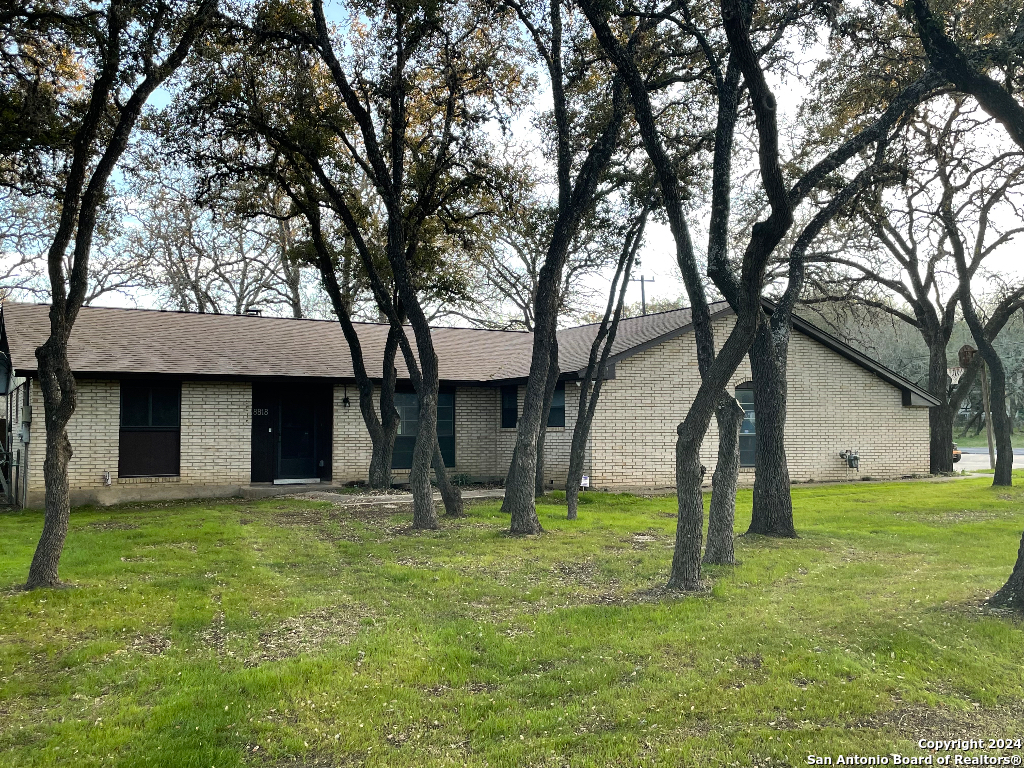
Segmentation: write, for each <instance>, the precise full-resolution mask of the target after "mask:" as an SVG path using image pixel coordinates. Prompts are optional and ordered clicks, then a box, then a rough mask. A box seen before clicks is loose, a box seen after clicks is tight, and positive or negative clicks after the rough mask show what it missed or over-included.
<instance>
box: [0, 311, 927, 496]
mask: <svg viewBox="0 0 1024 768" xmlns="http://www.w3.org/2000/svg"><path fill="white" fill-rule="evenodd" d="M712 309H713V311H714V324H715V337H716V339H717V340H718V341H719V343H721V342H722V341H723V340H724V338H725V336H726V334H727V333H728V330H729V328H730V326H731V323H732V322H733V319H732V313H731V311H730V310H729V309H728V307H727V306H726V305H724V304H719V305H715V306H713V307H712ZM47 313H48V307H47V306H45V305H34V304H15V303H7V304H5V305H4V306H3V309H2V312H0V349H2V351H3V352H4V353H5V354H7V355H8V359H9V360H10V363H11V367H12V368H13V373H14V376H15V377H16V378H15V383H16V384H18V385H19V386H18V388H17V389H16V390H14V392H13V393H12V395H11V396H10V397H9V405H8V410H9V414H8V424H10V425H11V426H10V428H9V430H10V435H11V439H10V440H9V441H8V446H10V448H11V451H12V457H13V458H14V460H15V461H14V463H15V464H16V465H17V466H16V467H15V472H14V475H15V476H13V477H12V478H11V479H12V483H13V484H14V485H15V486H16V488H17V491H18V494H19V498H20V499H21V500H23V502H25V503H27V504H28V505H30V506H32V505H39V504H41V503H42V498H43V492H44V486H43V472H42V466H43V461H42V458H43V455H44V451H45V430H44V428H43V404H42V398H41V395H40V390H39V387H38V382H36V381H35V379H34V377H35V376H36V375H37V374H36V361H35V354H34V352H35V349H36V347H37V346H39V345H40V344H41V343H42V342H43V341H44V339H45V338H46V336H47V333H48V330H49V320H48V315H47ZM358 329H359V334H360V338H361V341H362V344H363V349H364V354H365V357H366V361H367V367H368V369H369V370H370V375H371V376H374V377H376V378H377V379H379V377H380V366H381V360H382V357H383V348H384V342H385V339H386V337H387V326H386V325H375V324H363V325H360V326H358ZM691 330H692V327H691V325H690V313H689V311H688V310H676V311H671V312H663V313H659V314H654V315H647V316H644V317H635V318H629V319H625V320H623V321H622V322H621V324H620V326H619V330H618V335H617V338H616V342H615V346H614V348H613V350H612V355H611V358H610V368H609V371H608V380H607V381H606V383H605V386H604V389H603V391H602V393H601V400H600V404H599V406H598V409H597V413H596V416H595V418H594V423H593V428H592V432H591V438H590V442H589V444H588V447H587V461H586V470H585V472H586V474H588V475H589V476H590V479H591V487H592V488H594V489H608V490H624V489H641V488H643V489H655V488H669V487H671V486H672V485H673V484H674V473H675V469H674V467H675V458H674V457H675V439H676V426H677V424H678V423H679V422H680V421H681V420H682V419H683V418H684V417H685V415H686V411H687V409H688V407H689V404H690V402H691V400H692V398H693V396H694V394H695V392H696V390H697V387H698V385H699V383H700V377H699V374H698V370H697V362H696V355H695V350H694V343H693V336H692V334H691V333H690V331H691ZM795 330H796V333H794V335H793V339H792V342H791V344H790V361H789V418H788V427H787V435H786V438H787V448H788V454H789V463H790V472H791V476H792V479H793V480H794V482H797V481H807V480H844V479H859V478H861V477H863V476H871V477H899V476H905V475H911V474H917V473H926V472H927V471H928V406H930V405H934V404H935V403H936V401H935V400H934V398H932V397H931V396H930V395H929V394H928V393H927V392H925V391H924V390H922V389H920V388H919V387H917V386H915V385H914V384H912V383H911V382H909V381H907V380H905V379H903V378H901V377H900V376H898V375H897V374H895V373H893V372H892V371H889V370H887V369H885V368H884V367H882V366H881V365H879V364H877V363H875V362H874V361H872V360H870V359H869V358H867V357H865V356H864V355H862V354H860V353H859V352H856V351H855V350H853V349H852V348H850V347H848V346H847V345H845V344H843V343H841V342H839V341H838V340H836V339H834V338H832V337H831V336H829V335H828V334H825V333H823V332H821V331H820V330H818V329H816V328H814V327H813V326H810V325H808V324H806V323H804V322H803V321H800V320H795ZM595 334H596V326H594V325H586V326H581V327H578V328H569V329H566V330H563V331H560V332H559V336H558V342H559V358H560V367H561V368H562V370H563V373H562V380H561V381H560V383H559V390H558V392H557V393H556V399H555V403H554V405H553V407H552V412H551V414H550V415H549V420H548V431H549V432H548V436H547V439H546V441H545V458H546V477H547V480H548V482H549V483H550V484H551V485H552V486H554V487H561V486H562V484H563V483H564V480H565V474H566V471H567V468H568V451H569V444H570V441H571V439H572V428H573V424H574V422H575V415H576V407H577V402H578V393H579V384H578V380H579V378H580V376H581V375H582V372H583V371H584V370H585V368H586V362H587V357H588V355H589V351H590V345H591V342H592V341H593V338H594V335H595ZM434 344H435V347H436V349H437V353H438V356H439V359H440V376H441V392H442V394H441V398H440V404H439V413H438V430H439V437H440V442H441V447H442V453H443V454H444V458H445V463H446V464H447V465H448V466H449V467H450V471H451V472H452V473H453V474H456V475H461V476H464V477H465V478H466V479H471V480H474V481H476V480H500V479H501V478H503V477H504V475H505V472H506V470H507V468H508V464H509V461H510V459H511V454H512V448H513V446H514V443H515V424H516V419H517V417H518V414H519V413H520V411H521V408H522V397H523V391H524V388H525V381H526V376H527V374H528V372H529V366H530V356H531V352H532V345H533V337H532V335H531V334H529V333H524V332H513V331H489V330H480V329H466V328H437V329H435V331H434ZM69 358H70V361H71V367H72V369H73V370H74V372H75V376H76V378H77V380H78V408H77V411H76V413H75V415H74V417H73V418H72V420H71V423H70V425H69V427H68V432H69V435H70V438H71V443H72V446H73V449H74V456H73V458H72V459H71V464H70V468H69V472H70V482H71V489H72V496H73V501H74V503H76V504H81V503H100V504H105V503H115V502H119V501H126V500H132V499H156V498H184V497H192V496H221V495H233V494H237V493H240V492H241V491H242V490H243V489H245V488H247V487H250V486H253V485H254V484H255V485H256V486H259V485H260V484H263V483H266V484H270V483H281V482H297V483H304V482H305V483H311V482H321V483H333V484H335V485H339V484H345V483H350V482H356V481H364V480H365V479H366V474H367V467H368V464H369V457H370V440H369V436H368V434H367V432H366V429H365V428H364V426H363V421H362V416H361V414H360V412H359V407H358V393H357V391H356V389H355V386H354V378H353V375H352V363H351V358H350V355H349V350H348V346H347V345H346V343H345V340H344V338H343V336H342V333H341V329H340V327H339V326H338V324H337V323H336V322H328V321H316V320H293V319H282V318H270V317H249V316H235V315H209V314H189V313H180V312H161V311H151V310H134V309H105V308H97V307H85V308H83V309H82V311H81V313H80V314H79V317H78V320H77V322H76V324H75V330H74V332H73V334H72V337H71V343H70V345H69ZM403 377H406V378H403ZM399 378H400V381H399V387H398V390H399V391H398V394H397V398H396V399H397V407H398V410H399V412H400V415H401V427H400V430H399V437H398V439H397V443H396V448H395V477H396V480H397V481H401V480H403V479H404V478H405V477H407V475H408V468H409V462H410V461H411V455H412V445H413V443H414V441H415V430H416V411H417V408H416V395H415V393H414V392H413V391H412V388H411V386H410V385H409V382H408V380H407V375H406V373H405V371H404V369H401V368H400V370H399ZM749 380H750V372H749V366H748V365H747V364H746V363H744V365H742V366H741V367H740V370H739V371H737V373H736V376H735V377H734V379H733V382H732V385H731V386H732V387H733V388H734V390H735V393H736V395H737V398H738V399H739V400H740V402H741V403H742V404H744V406H745V407H746V408H747V411H748V418H747V419H746V420H745V422H744V427H743V431H744V435H743V437H742V440H741V451H742V460H743V462H742V463H743V464H744V469H743V473H744V478H745V479H746V480H747V481H748V482H750V481H752V480H753V461H754V456H755V451H756V439H757V438H756V418H755V415H754V413H753V397H752V392H751V390H750V383H749ZM716 445H717V435H716V434H715V429H714V425H713V424H712V429H711V431H710V432H709V434H708V436H707V438H706V440H705V444H704V449H703V457H704V458H703V462H704V464H705V465H707V467H708V470H709V471H708V475H707V478H708V480H709V481H710V477H711V472H712V471H713V470H714V463H715V446H716ZM846 450H854V451H856V452H857V453H858V454H859V460H860V466H859V468H857V469H852V468H851V467H850V466H849V463H848V462H847V461H846V460H845V459H843V458H840V456H839V454H840V452H842V451H846ZM26 478H27V482H26Z"/></svg>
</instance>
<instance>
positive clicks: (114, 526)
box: [82, 520, 139, 531]
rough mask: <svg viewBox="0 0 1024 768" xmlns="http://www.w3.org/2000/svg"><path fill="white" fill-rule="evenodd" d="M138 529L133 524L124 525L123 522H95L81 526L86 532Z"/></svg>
mask: <svg viewBox="0 0 1024 768" xmlns="http://www.w3.org/2000/svg"><path fill="white" fill-rule="evenodd" d="M138 527H139V526H138V525H136V524H135V523H126V522H124V521H123V520H97V521H96V522H94V523H87V524H86V525H83V526H82V528H83V529H85V530H88V531H135V530H138Z"/></svg>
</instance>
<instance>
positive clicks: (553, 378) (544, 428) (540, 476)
mask: <svg viewBox="0 0 1024 768" xmlns="http://www.w3.org/2000/svg"><path fill="white" fill-rule="evenodd" d="M558 374H559V370H558V339H557V338H556V339H555V343H554V345H553V346H552V348H551V363H550V364H549V366H548V381H547V384H546V385H545V387H544V410H543V415H542V416H541V420H540V431H538V432H537V468H536V470H535V473H534V483H533V495H534V496H535V497H536V498H538V499H543V498H544V439H545V438H546V437H547V433H548V418H549V415H550V413H551V404H552V403H553V402H554V400H555V389H556V388H557V387H558Z"/></svg>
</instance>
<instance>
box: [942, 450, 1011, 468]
mask: <svg viewBox="0 0 1024 768" xmlns="http://www.w3.org/2000/svg"><path fill="white" fill-rule="evenodd" d="M960 450H961V451H963V454H964V455H963V458H961V459H960V461H959V462H957V463H956V464H954V465H953V468H954V469H956V470H961V469H963V470H967V471H968V472H971V471H975V470H979V469H989V468H990V467H989V460H988V448H961V449H960ZM1013 468H1014V469H1024V448H1014V449H1013Z"/></svg>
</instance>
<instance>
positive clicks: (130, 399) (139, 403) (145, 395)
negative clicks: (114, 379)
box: [121, 382, 149, 427]
mask: <svg viewBox="0 0 1024 768" xmlns="http://www.w3.org/2000/svg"><path fill="white" fill-rule="evenodd" d="M121 426H122V427H148V426H149V387H146V386H141V387H140V386H138V385H136V384H126V383H124V382H121Z"/></svg>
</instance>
